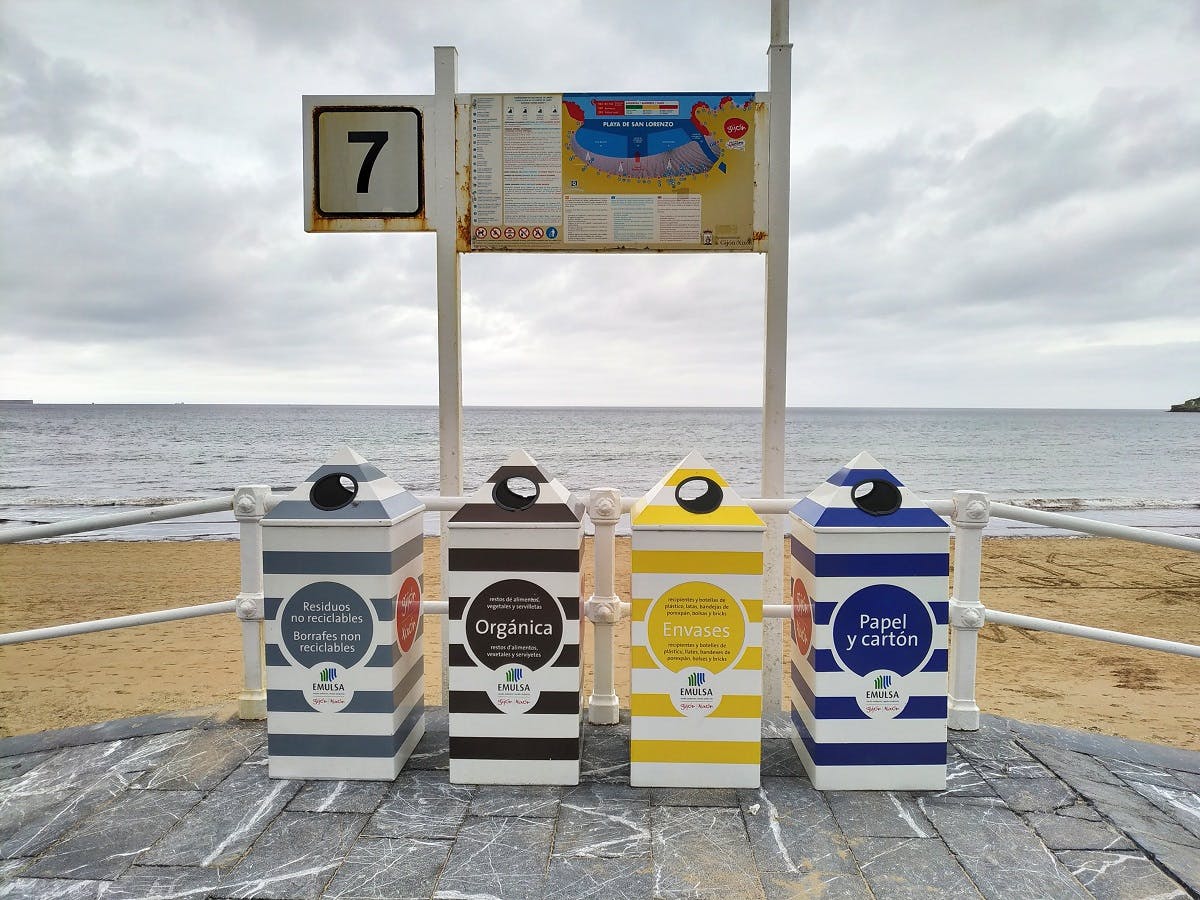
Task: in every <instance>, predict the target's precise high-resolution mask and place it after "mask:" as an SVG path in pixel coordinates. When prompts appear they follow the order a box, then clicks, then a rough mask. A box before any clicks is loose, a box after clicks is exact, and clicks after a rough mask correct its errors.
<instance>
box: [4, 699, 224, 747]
mask: <svg viewBox="0 0 1200 900" xmlns="http://www.w3.org/2000/svg"><path fill="white" fill-rule="evenodd" d="M214 711H215V710H214V709H205V710H194V711H191V712H183V713H166V714H154V715H149V716H137V717H135V718H132V719H114V720H111V721H108V722H97V723H95V724H93V725H77V726H74V727H72V728H61V729H57V730H55V731H39V732H37V733H35V734H21V735H16V736H15V737H9V738H4V739H3V740H0V757H4V756H19V755H21V754H24V753H34V752H37V751H40V750H61V749H62V748H64V747H81V746H95V745H97V744H103V743H107V742H110V741H123V740H127V739H129V738H136V737H144V736H146V735H149V734H162V733H164V732H170V731H187V730H189V729H191V728H195V727H197V726H199V725H202V724H204V723H205V722H207V721H209V720H211V719H212V716H213V713H214Z"/></svg>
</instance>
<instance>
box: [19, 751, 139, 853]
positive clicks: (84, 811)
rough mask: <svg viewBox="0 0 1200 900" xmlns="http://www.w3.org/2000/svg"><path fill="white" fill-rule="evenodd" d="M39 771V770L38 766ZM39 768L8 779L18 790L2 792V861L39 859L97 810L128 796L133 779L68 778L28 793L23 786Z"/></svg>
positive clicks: (109, 775) (118, 776)
mask: <svg viewBox="0 0 1200 900" xmlns="http://www.w3.org/2000/svg"><path fill="white" fill-rule="evenodd" d="M39 768H40V767H39ZM37 772H38V769H33V770H30V771H29V772H27V773H25V776H24V777H22V778H17V779H9V780H8V782H6V785H7V784H9V783H11V782H14V781H15V782H17V787H18V790H16V791H14V792H9V793H8V794H7V796H3V793H4V792H3V791H2V789H0V858H11V857H16V856H37V855H38V854H39V853H41V852H42V851H44V850H45V849H46V848H47V847H49V846H50V845H51V844H53V843H54V842H55V841H57V840H58V839H59V838H60V837H62V836H63V835H64V834H66V833H67V832H68V831H70V830H71V829H72V828H74V827H75V825H76V824H78V823H79V822H81V821H82V820H84V819H86V818H87V817H88V816H90V815H91V814H92V813H94V812H95V811H96V810H98V809H100V808H101V807H103V806H106V805H108V804H109V803H111V802H112V800H113V798H114V797H118V796H120V795H121V794H123V793H125V791H126V789H127V788H128V787H129V781H130V776H129V775H126V774H125V773H123V772H106V773H104V774H102V775H99V776H92V779H91V780H87V781H77V780H74V779H69V780H66V781H61V782H58V785H57V787H52V786H51V785H49V784H47V783H45V782H44V781H39V782H38V783H37V784H36V785H33V786H32V789H31V791H30V792H29V793H22V792H21V791H20V790H19V787H20V784H21V783H22V782H25V781H26V780H27V779H31V778H34V777H35V776H36V773H37Z"/></svg>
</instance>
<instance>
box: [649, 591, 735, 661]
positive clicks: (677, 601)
mask: <svg viewBox="0 0 1200 900" xmlns="http://www.w3.org/2000/svg"><path fill="white" fill-rule="evenodd" d="M646 638H647V641H648V642H649V644H650V652H651V653H652V654H653V655H654V658H655V659H656V660H657V661H658V664H659V665H660V666H662V667H663V668H665V669H670V670H671V671H672V672H679V671H682V670H683V669H685V668H688V667H689V666H700V667H702V668H705V669H707V670H708V671H709V672H720V671H722V670H724V669H727V668H729V667H730V666H731V665H733V664H734V663H735V662H736V661H737V659H738V657H739V656H741V655H742V649H743V647H744V646H745V643H746V616H745V614H744V613H743V612H742V607H741V604H739V603H738V602H737V601H736V600H734V599H733V597H732V596H730V594H729V593H728V592H727V591H724V590H722V589H721V588H719V587H717V586H716V585H715V584H706V583H705V582H703V581H687V582H684V583H683V584H677V585H675V587H673V588H671V589H670V590H669V591H667V592H666V593H664V594H663V595H662V596H661V597H659V598H658V599H657V600H655V601H654V603H652V604H651V606H650V609H649V611H648V612H647V614H646Z"/></svg>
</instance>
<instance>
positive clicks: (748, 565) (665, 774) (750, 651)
mask: <svg viewBox="0 0 1200 900" xmlns="http://www.w3.org/2000/svg"><path fill="white" fill-rule="evenodd" d="M631 519H632V523H633V554H632V555H633V560H632V570H633V603H632V614H631V617H630V648H631V656H632V681H633V692H632V698H631V702H630V713H631V734H630V748H629V754H630V783H631V784H632V785H634V786H635V787H740V788H750V787H757V786H758V784H759V770H760V764H761V760H762V739H761V738H762V736H761V729H762V607H763V599H762V598H763V546H762V541H763V531H764V530H765V528H766V526H765V525H764V524H763V521H762V519H760V518H759V517H758V515H757V514H756V513H755V512H754V510H752V509H751V508H750V507H749V506H748V505H747V504H746V502H745V501H744V500H742V499H741V497H739V496H738V495H737V493H736V492H735V491H734V490H733V489H731V488H730V487H729V484H728V483H727V482H726V481H725V479H724V478H722V477H721V476H720V475H719V474H718V473H717V472H716V470H714V469H713V468H712V467H711V466H710V465H709V464H708V463H707V462H706V461H705V460H704V458H703V457H702V456H701V455H700V454H699V453H696V452H694V451H693V452H692V453H690V454H689V455H688V456H687V457H686V458H685V459H684V460H683V461H682V462H680V463H679V465H678V466H676V467H675V468H674V469H673V470H672V471H671V472H670V473H669V474H668V475H667V476H666V477H665V478H663V480H662V481H660V482H659V483H658V484H657V485H655V486H654V487H653V488H651V489H650V491H649V492H648V493H647V494H646V495H645V496H644V497H643V498H642V499H641V500H639V501H638V502H637V503H636V504H635V505H634V507H633V510H632V512H631Z"/></svg>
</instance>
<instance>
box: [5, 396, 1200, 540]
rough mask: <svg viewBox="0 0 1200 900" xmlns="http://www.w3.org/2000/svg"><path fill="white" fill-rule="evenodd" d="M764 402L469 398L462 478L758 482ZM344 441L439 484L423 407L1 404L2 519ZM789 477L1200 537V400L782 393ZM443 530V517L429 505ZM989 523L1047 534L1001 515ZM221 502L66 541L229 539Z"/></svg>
mask: <svg viewBox="0 0 1200 900" xmlns="http://www.w3.org/2000/svg"><path fill="white" fill-rule="evenodd" d="M760 423H761V413H760V411H759V410H757V409H715V408H687V409H649V408H634V409H616V408H583V409H570V408H510V409H500V408H470V407H469V408H467V409H466V410H465V412H464V434H463V440H464V487H465V490H467V491H470V490H472V489H473V488H475V487H477V486H478V485H479V484H480V483H481V482H482V481H483V480H485V479H486V477H487V476H488V475H489V474H490V473H491V472H492V471H493V470H494V469H495V468H496V467H497V466H499V465H500V463H501V462H502V461H503V460H504V458H505V456H506V455H507V453H508V452H509V450H511V449H514V448H521V449H524V450H526V451H528V452H529V453H530V454H531V455H533V456H534V457H535V458H536V459H538V461H539V462H540V463H541V464H542V465H543V467H544V468H545V469H546V470H547V471H548V472H550V473H551V474H553V475H555V476H557V477H558V478H559V479H560V480H561V481H562V482H563V483H564V484H565V485H566V486H567V487H568V488H571V489H573V490H582V489H586V488H590V487H597V486H601V485H606V486H612V487H617V488H619V489H620V490H621V491H622V493H624V494H626V495H638V494H641V493H642V492H644V491H646V490H647V489H648V488H650V487H651V486H652V485H653V484H654V483H655V482H656V481H657V480H658V479H659V478H661V477H662V475H663V474H664V473H665V472H667V471H668V470H669V469H670V468H671V467H673V466H674V465H675V463H677V462H678V461H679V460H680V459H681V458H682V457H683V456H684V454H685V453H686V452H687V451H689V450H691V449H697V450H699V451H700V452H701V453H702V454H703V455H704V456H705V457H706V458H707V459H708V460H709V462H710V463H712V465H713V466H714V467H716V468H717V470H718V471H720V472H721V473H722V474H723V475H724V476H725V477H726V479H727V480H728V481H729V482H730V483H731V484H732V485H733V486H734V487H735V488H736V489H737V490H738V491H739V492H740V493H741V494H742V495H743V496H758V495H759V494H760V491H759V489H758V484H759V466H760V464H759V446H760V427H761V425H760ZM347 444H348V445H350V446H351V447H353V448H354V449H355V450H357V451H358V452H359V453H360V454H362V455H363V456H364V457H366V458H367V459H368V460H370V461H371V462H373V463H375V464H376V465H377V466H379V467H380V468H381V469H382V470H383V471H385V472H386V473H388V474H389V475H391V476H392V477H393V478H395V479H396V480H397V481H398V482H400V483H401V484H403V485H404V486H405V487H407V488H409V489H410V490H412V491H414V492H415V493H418V494H434V493H437V492H438V423H437V410H436V408H433V407H380V406H371V407H362V406H199V405H183V404H179V405H168V406H154V405H129V406H120V405H86V406H84V405H79V406H71V405H42V404H33V405H28V404H22V405H15V406H0V520H2V521H0V527H3V525H4V524H24V523H38V522H51V521H57V520H60V519H65V518H73V517H76V516H83V515H95V514H98V513H103V512H114V511H118V510H122V509H127V508H131V507H138V506H149V505H155V504H159V503H168V502H175V501H181V500H193V499H198V498H206V497H214V496H217V495H220V494H225V493H229V492H231V491H232V490H233V489H234V488H235V487H236V486H237V485H239V484H268V485H270V486H271V487H272V488H273V489H274V490H275V491H286V490H289V489H290V488H291V487H293V486H295V485H296V484H298V483H299V482H301V481H303V480H304V479H305V477H306V476H307V475H308V474H309V473H311V472H312V471H313V470H314V469H316V468H317V467H318V466H319V465H321V464H322V463H323V462H324V460H325V459H326V458H328V457H329V456H330V454H332V453H333V452H334V451H335V450H336V449H337V448H339V447H341V446H343V445H347ZM786 447H787V458H786V473H785V477H786V493H787V495H788V496H790V497H795V498H799V497H802V496H804V495H805V494H807V493H808V492H809V491H811V490H812V489H813V488H814V487H816V485H818V484H819V483H820V482H822V481H824V480H825V478H827V477H828V476H829V475H830V474H831V473H832V472H834V471H836V470H837V469H839V468H840V467H841V466H842V465H843V464H844V463H846V462H847V461H849V460H850V459H851V458H852V457H854V456H855V455H856V454H857V453H858V452H859V451H861V450H867V451H869V452H870V453H871V454H872V455H874V456H875V457H876V458H877V459H878V460H879V461H880V462H881V463H882V464H883V465H884V466H886V467H887V468H888V469H890V470H891V471H892V472H893V473H894V474H895V475H897V476H898V477H899V478H900V480H901V481H903V482H904V483H905V484H907V485H908V486H909V487H911V488H912V489H913V490H914V491H916V492H917V493H918V494H919V495H921V496H923V497H926V498H945V497H949V496H950V493H951V492H952V491H954V490H960V489H972V490H982V491H986V492H987V493H988V494H989V495H990V496H991V497H992V499H994V500H999V501H1003V502H1008V503H1016V504H1019V505H1025V506H1032V507H1035V508H1039V509H1048V510H1055V511H1065V512H1072V513H1078V514H1080V515H1086V516H1090V517H1092V518H1099V519H1104V520H1106V521H1115V522H1121V523H1123V524H1131V525H1144V526H1148V527H1152V528H1158V529H1160V530H1165V531H1171V532H1176V533H1182V534H1192V535H1200V415H1181V414H1177V413H1176V414H1171V413H1166V412H1158V411H1148V410H1011V409H1005V410H995V409H991V410H980V409H827V408H818V409H791V410H789V411H788V416H787V436H786ZM427 528H428V530H431V531H436V518H435V517H433V516H430V517H428V518H427ZM989 533H1039V534H1040V533H1046V532H1045V531H1044V530H1042V529H1037V530H1036V532H1034V531H1032V526H1024V525H1019V524H1017V523H1008V524H1005V523H1003V522H999V521H997V522H995V523H994V524H993V525H992V526H990V529H989ZM235 535H236V526H235V524H234V522H233V519H232V516H231V515H225V514H220V515H214V516H206V517H201V518H198V519H193V520H187V521H175V522H162V523H154V524H150V525H144V526H136V527H130V528H123V529H119V530H111V531H105V532H98V533H92V534H90V535H83V536H80V537H77V538H72V539H75V540H79V539H90V540H96V539H100V540H113V539H125V540H182V539H227V538H232V537H234V536H235Z"/></svg>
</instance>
